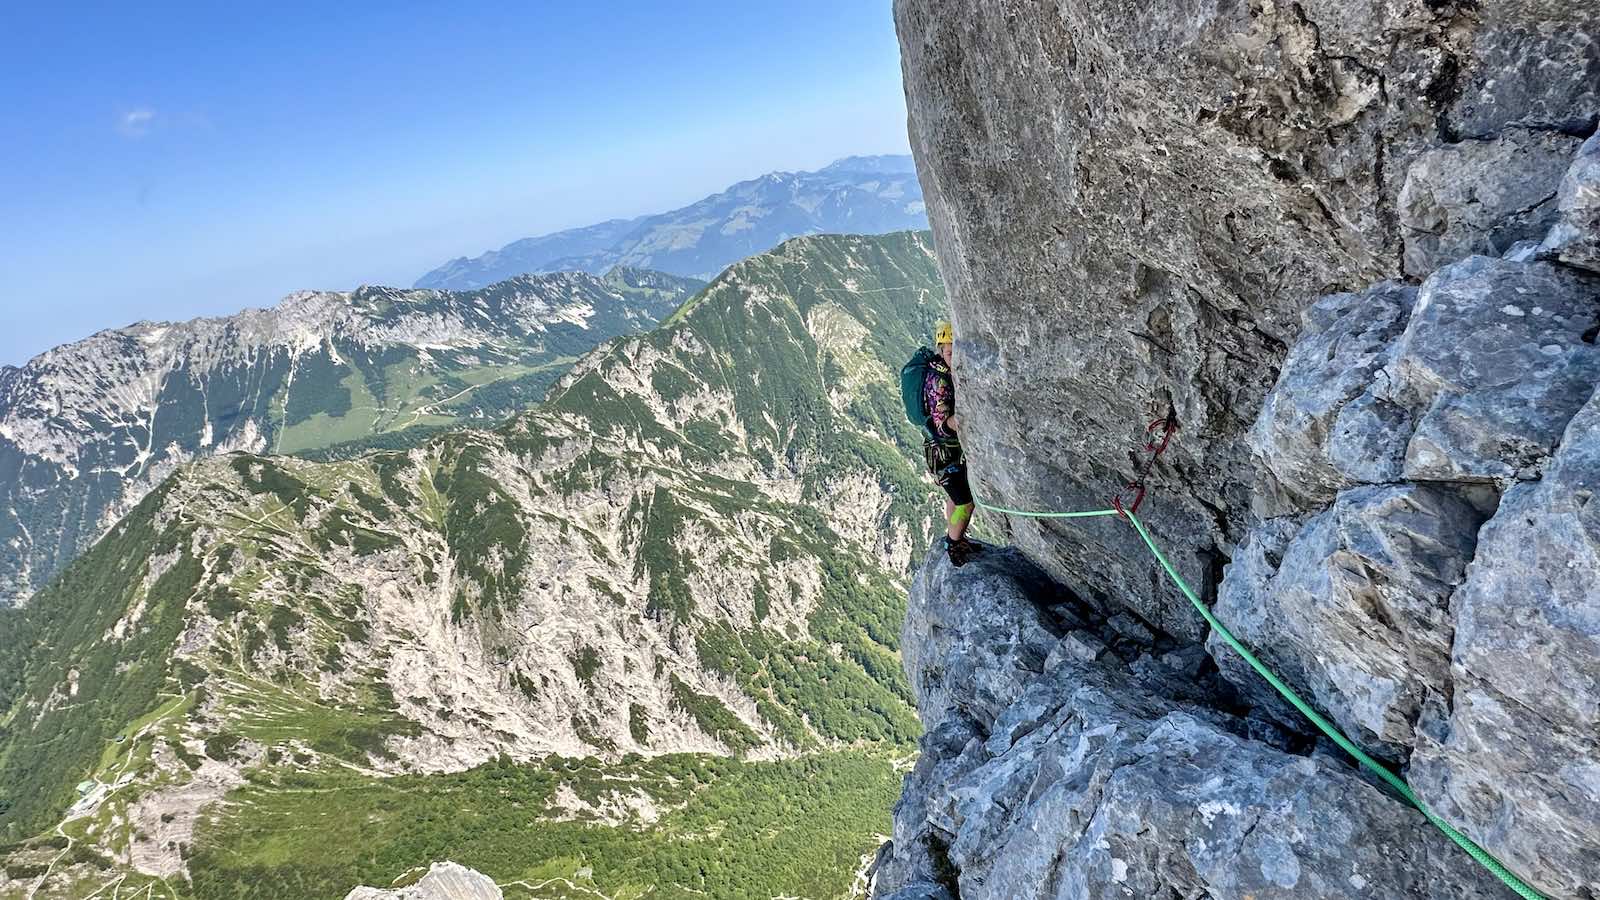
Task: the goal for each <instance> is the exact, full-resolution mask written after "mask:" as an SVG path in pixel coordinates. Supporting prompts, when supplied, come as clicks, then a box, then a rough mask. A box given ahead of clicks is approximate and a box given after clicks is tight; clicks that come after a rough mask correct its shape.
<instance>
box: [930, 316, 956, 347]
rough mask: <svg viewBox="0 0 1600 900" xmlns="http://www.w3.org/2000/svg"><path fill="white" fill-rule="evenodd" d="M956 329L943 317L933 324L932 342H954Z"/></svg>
mask: <svg viewBox="0 0 1600 900" xmlns="http://www.w3.org/2000/svg"><path fill="white" fill-rule="evenodd" d="M955 337H956V330H955V329H954V328H952V327H950V323H949V322H948V321H946V320H944V319H940V320H939V322H938V323H937V324H936V325H934V326H933V342H934V343H935V344H950V343H954V342H955Z"/></svg>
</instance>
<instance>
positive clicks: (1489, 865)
mask: <svg viewBox="0 0 1600 900" xmlns="http://www.w3.org/2000/svg"><path fill="white" fill-rule="evenodd" d="M1128 521H1129V522H1132V523H1133V527H1134V528H1135V529H1137V530H1138V532H1139V537H1141V538H1144V543H1145V546H1146V547H1149V548H1150V552H1151V553H1152V554H1154V555H1155V558H1156V562H1158V563H1160V564H1161V568H1163V569H1165V570H1166V572H1167V577H1168V578H1171V579H1172V583H1173V584H1175V585H1177V586H1178V590H1180V591H1182V592H1183V595H1184V596H1185V597H1188V598H1189V602H1190V603H1192V604H1194V608H1195V609H1197V610H1199V611H1200V615H1201V616H1204V617H1205V620H1206V622H1207V623H1208V624H1209V625H1210V626H1211V627H1212V629H1213V630H1215V631H1216V633H1217V634H1219V635H1221V636H1222V639H1223V640H1224V641H1226V642H1227V643H1228V646H1230V647H1232V648H1233V649H1234V650H1235V651H1237V652H1238V654H1239V655H1240V656H1242V657H1244V661H1245V662H1247V663H1249V664H1250V668H1252V669H1255V670H1256V673H1257V674H1259V675H1260V676H1261V677H1262V678H1265V679H1266V680H1267V683H1268V684H1271V685H1272V686H1273V687H1274V688H1276V689H1277V691H1278V693H1280V694H1282V695H1283V698H1284V699H1285V700H1288V701H1289V702H1290V703H1292V704H1294V707H1295V709H1298V710H1300V712H1301V713H1303V714H1304V715H1305V717H1306V718H1308V719H1310V720H1311V722H1312V724H1314V725H1316V726H1317V727H1318V728H1319V729H1321V730H1322V733H1323V734H1325V735H1327V736H1328V737H1329V738H1332V739H1333V742H1334V743H1336V744H1338V745H1339V746H1340V747H1342V748H1344V751H1345V752H1346V753H1349V754H1350V755H1351V756H1353V757H1355V758H1356V761H1357V762H1359V763H1361V765H1363V766H1365V767H1366V768H1367V769H1368V770H1369V771H1371V772H1372V773H1373V774H1375V775H1377V776H1378V777H1379V778H1382V779H1383V780H1384V781H1385V782H1387V783H1388V785H1389V786H1390V787H1392V788H1394V789H1395V790H1396V791H1397V792H1399V794H1400V796H1402V797H1404V798H1406V800H1408V801H1409V802H1410V803H1411V805H1412V806H1415V807H1416V808H1417V811H1418V812H1421V813H1422V815H1423V816H1425V817H1426V818H1427V820H1428V821H1429V822H1432V823H1433V824H1434V826H1435V827H1437V828H1438V829H1439V830H1440V831H1442V832H1444V834H1445V837H1448V838H1449V839H1450V840H1452V841H1455V842H1456V845H1457V846H1459V847H1460V848H1461V849H1463V850H1465V851H1467V853H1468V854H1469V855H1470V856H1471V857H1472V858H1473V859H1475V860H1477V861H1478V863H1479V864H1480V865H1482V866H1483V867H1484V868H1485V869H1488V870H1489V871H1490V872H1491V873H1493V874H1494V876H1495V877H1496V878H1499V879H1500V880H1501V881H1502V882H1504V883H1505V885H1506V887H1508V888H1511V889H1512V890H1513V891H1516V892H1517V894H1518V895H1520V896H1522V897H1524V898H1526V900H1547V898H1546V897H1545V896H1544V895H1543V894H1541V893H1539V892H1538V891H1536V890H1534V889H1533V888H1532V887H1530V886H1529V885H1528V884H1527V883H1526V882H1524V881H1523V880H1522V879H1521V878H1518V877H1517V876H1516V875H1514V874H1512V873H1511V871H1510V870H1509V869H1507V868H1506V867H1505V866H1504V865H1502V864H1501V862H1500V861H1499V860H1497V859H1495V858H1494V857H1493V856H1490V855H1489V852H1488V851H1487V850H1485V849H1483V848H1482V847H1479V846H1478V845H1477V844H1476V843H1474V842H1473V840H1472V839H1471V838H1469V837H1467V836H1466V835H1464V834H1462V833H1461V832H1459V831H1457V830H1455V829H1454V828H1452V827H1451V826H1450V823H1448V822H1446V821H1444V820H1443V819H1441V818H1439V817H1438V816H1436V815H1434V814H1433V811H1432V810H1430V809H1428V807H1427V806H1426V805H1424V804H1423V802H1422V800H1421V798H1419V797H1418V796H1417V795H1416V794H1415V793H1413V792H1412V790H1411V786H1410V785H1408V784H1406V783H1405V781H1404V780H1402V779H1401V778H1400V776H1398V775H1396V774H1394V773H1393V772H1391V771H1389V768H1388V767H1387V766H1385V765H1383V764H1382V763H1380V762H1378V761H1377V760H1375V759H1373V758H1372V757H1370V756H1368V755H1367V753H1366V751H1364V750H1362V749H1361V748H1360V747H1357V746H1356V745H1355V743H1354V742H1352V741H1351V740H1350V739H1349V738H1347V737H1345V736H1344V735H1343V734H1342V733H1340V731H1339V729H1338V728H1336V727H1334V725H1333V723H1332V722H1329V721H1328V720H1327V719H1325V718H1323V717H1322V714H1321V713H1318V712H1317V711H1316V710H1315V709H1312V708H1311V705H1310V704H1309V703H1307V702H1306V701H1304V700H1302V699H1301V698H1300V695H1299V694H1297V693H1295V692H1294V689H1293V688H1291V687H1289V686H1288V685H1287V684H1284V683H1283V681H1282V680H1281V679H1279V678H1278V676H1277V675H1274V674H1273V673H1272V670H1271V669H1268V668H1267V667H1266V665H1265V664H1263V663H1262V662H1261V660H1259V659H1256V657H1255V654H1253V653H1251V652H1250V651H1249V650H1247V649H1245V646H1244V644H1241V643H1239V639H1238V638H1236V637H1234V636H1233V632H1231V631H1229V630H1228V629H1227V627H1225V626H1224V625H1223V624H1222V622H1221V621H1219V620H1218V619H1217V617H1216V615H1215V614H1214V613H1212V612H1211V609H1210V607H1207V606H1206V605H1205V604H1204V603H1202V602H1200V598H1199V597H1197V596H1195V593H1194V590H1193V589H1192V588H1190V587H1189V584H1188V583H1187V582H1185V581H1184V580H1183V578H1182V576H1180V575H1179V574H1178V571H1177V570H1176V569H1174V568H1173V567H1172V563H1170V562H1168V561H1167V557H1166V555H1165V554H1163V553H1162V552H1161V548H1159V547H1157V546H1156V542H1155V540H1154V539H1152V538H1151V537H1150V532H1148V531H1146V530H1145V527H1144V523H1143V522H1140V521H1139V517H1138V516H1135V515H1134V514H1133V513H1128Z"/></svg>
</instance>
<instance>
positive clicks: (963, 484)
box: [922, 321, 978, 566]
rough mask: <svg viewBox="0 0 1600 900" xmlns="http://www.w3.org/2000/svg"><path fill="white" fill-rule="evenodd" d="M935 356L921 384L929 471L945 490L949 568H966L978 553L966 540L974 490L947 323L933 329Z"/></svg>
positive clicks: (952, 334)
mask: <svg viewBox="0 0 1600 900" xmlns="http://www.w3.org/2000/svg"><path fill="white" fill-rule="evenodd" d="M933 343H934V347H935V349H936V351H937V352H936V353H935V354H934V355H933V357H932V358H931V359H929V360H928V366H927V369H928V371H927V375H926V376H924V378H923V382H922V398H923V406H924V408H926V409H927V411H928V420H929V425H930V426H931V432H932V435H931V438H932V439H931V440H929V441H928V442H927V443H926V445H925V453H926V455H927V461H928V471H929V472H930V473H931V474H932V475H933V477H934V479H935V480H936V481H938V483H939V486H940V487H942V488H944V492H945V494H946V495H948V499H946V500H945V504H944V515H945V521H946V523H947V524H946V527H945V533H944V549H945V552H946V553H947V554H949V556H950V564H951V565H954V566H963V565H966V563H967V561H968V560H969V559H971V558H972V557H973V556H974V555H975V554H977V552H978V545H977V544H974V543H973V542H971V541H969V540H967V538H966V534H967V526H968V525H969V524H971V522H972V511H973V502H972V486H971V485H970V484H968V482H967V459H966V456H965V455H964V454H963V453H962V452H961V436H960V435H959V433H958V431H959V428H960V420H959V419H958V418H957V416H956V381H955V374H954V372H953V371H952V368H951V359H952V356H953V354H954V352H955V329H954V328H953V327H952V326H951V324H950V323H949V322H947V321H941V322H939V323H938V324H937V325H936V326H934V331H933Z"/></svg>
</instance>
